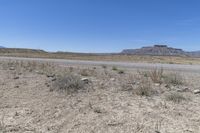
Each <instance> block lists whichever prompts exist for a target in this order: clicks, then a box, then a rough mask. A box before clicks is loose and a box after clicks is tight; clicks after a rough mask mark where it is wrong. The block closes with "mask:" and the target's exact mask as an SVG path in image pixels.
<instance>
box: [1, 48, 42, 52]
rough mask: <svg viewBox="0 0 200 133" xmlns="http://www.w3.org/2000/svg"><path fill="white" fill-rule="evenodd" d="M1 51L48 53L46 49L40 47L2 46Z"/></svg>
mask: <svg viewBox="0 0 200 133" xmlns="http://www.w3.org/2000/svg"><path fill="white" fill-rule="evenodd" d="M0 53H46V52H45V51H44V50H40V49H26V48H4V47H0Z"/></svg>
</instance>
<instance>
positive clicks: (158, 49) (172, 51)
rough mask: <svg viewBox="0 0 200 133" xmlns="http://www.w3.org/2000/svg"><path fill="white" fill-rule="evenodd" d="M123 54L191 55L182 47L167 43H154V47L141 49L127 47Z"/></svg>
mask: <svg viewBox="0 0 200 133" xmlns="http://www.w3.org/2000/svg"><path fill="white" fill-rule="evenodd" d="M121 53H122V54H135V55H178V56H189V52H185V51H183V50H182V49H177V48H172V47H168V46H167V45H154V46H152V47H142V48H140V49H125V50H123V51H122V52H121Z"/></svg>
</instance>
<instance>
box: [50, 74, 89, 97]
mask: <svg viewBox="0 0 200 133" xmlns="http://www.w3.org/2000/svg"><path fill="white" fill-rule="evenodd" d="M84 86H85V84H84V81H82V80H81V78H80V77H79V76H77V75H71V74H69V75H65V76H60V77H58V78H57V80H56V81H55V82H54V83H53V86H52V87H53V88H52V90H58V91H62V92H63V91H64V92H67V93H68V94H72V93H75V92H78V91H79V90H81V89H84Z"/></svg>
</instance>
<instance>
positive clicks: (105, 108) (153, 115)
mask: <svg viewBox="0 0 200 133" xmlns="http://www.w3.org/2000/svg"><path fill="white" fill-rule="evenodd" d="M32 65H33V64H31V65H30V66H28V65H27V66H26V69H25V68H24V66H23V65H21V66H19V65H16V64H14V63H9V62H1V63H0V75H1V76H0V132H5V133H7V132H13V133H107V132H108V133H139V132H140V133H199V132H200V111H199V110H200V95H199V94H194V93H193V91H194V90H195V89H199V87H200V83H199V78H200V73H194V72H191V73H190V72H184V73H183V72H182V73H181V75H182V77H183V78H184V84H183V85H179V86H171V87H170V88H167V87H165V86H166V84H161V85H159V86H158V85H157V84H154V83H153V85H152V86H153V88H154V89H156V90H157V91H158V93H156V94H153V95H151V96H139V95H135V94H133V90H126V89H125V88H124V85H126V84H128V81H129V80H131V82H135V83H136V84H137V82H140V80H139V79H138V77H137V76H136V75H138V70H137V69H131V70H130V69H129V70H126V69H123V71H125V74H119V73H118V72H116V71H113V70H112V68H111V67H105V68H103V67H101V66H96V67H95V68H94V67H80V66H77V67H76V66H73V67H72V66H71V65H67V64H66V65H65V68H63V70H64V71H67V72H70V73H73V74H79V75H80V76H81V77H86V78H87V79H89V81H90V83H89V84H88V85H87V86H88V88H89V89H88V88H87V89H84V90H81V91H79V92H78V93H73V94H67V93H64V92H58V91H50V90H51V88H52V83H53V81H52V79H53V77H51V76H48V75H47V74H46V73H44V72H40V71H38V68H36V67H34V68H33V69H29V67H31V66H32ZM22 66H23V68H22ZM55 68H56V70H55ZM58 69H61V68H60V67H58V66H56V67H54V69H53V71H51V72H54V73H56V74H57V73H58V72H57V71H59V70H58ZM83 70H87V73H86V74H83V72H84V71H83ZM84 73H85V72H84ZM180 89H181V90H185V89H186V91H181V92H180V93H181V95H183V96H184V97H186V100H183V101H181V102H179V103H175V102H173V101H168V100H166V98H165V97H166V95H167V94H168V93H170V92H175V91H180Z"/></svg>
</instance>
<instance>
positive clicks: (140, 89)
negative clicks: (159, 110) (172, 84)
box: [133, 78, 154, 96]
mask: <svg viewBox="0 0 200 133" xmlns="http://www.w3.org/2000/svg"><path fill="white" fill-rule="evenodd" d="M133 93H134V94H136V95H139V96H151V95H152V94H153V93H154V91H153V88H152V85H151V82H150V81H149V80H148V78H144V79H142V81H141V82H140V83H139V85H138V86H137V87H136V89H133Z"/></svg>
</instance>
